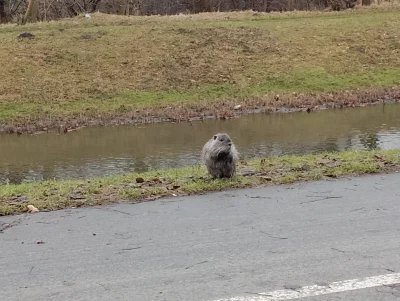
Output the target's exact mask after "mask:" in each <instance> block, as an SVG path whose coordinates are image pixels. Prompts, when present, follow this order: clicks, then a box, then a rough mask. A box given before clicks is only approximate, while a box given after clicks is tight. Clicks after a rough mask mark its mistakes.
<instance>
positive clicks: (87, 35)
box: [81, 33, 92, 40]
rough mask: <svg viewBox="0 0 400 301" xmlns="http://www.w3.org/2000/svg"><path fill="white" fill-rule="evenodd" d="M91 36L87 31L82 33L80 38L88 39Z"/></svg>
mask: <svg viewBox="0 0 400 301" xmlns="http://www.w3.org/2000/svg"><path fill="white" fill-rule="evenodd" d="M91 38H92V36H91V35H90V34H88V33H84V34H83V35H81V39H83V40H90V39H91Z"/></svg>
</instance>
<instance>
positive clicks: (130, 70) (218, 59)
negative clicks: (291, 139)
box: [0, 6, 400, 123]
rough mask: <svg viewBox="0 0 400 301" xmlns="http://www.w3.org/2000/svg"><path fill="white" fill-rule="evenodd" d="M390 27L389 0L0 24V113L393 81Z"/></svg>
mask: <svg viewBox="0 0 400 301" xmlns="http://www.w3.org/2000/svg"><path fill="white" fill-rule="evenodd" d="M399 28H400V9H399V7H398V6H394V7H393V8H390V9H388V8H369V9H357V10H354V11H344V12H325V13H321V12H298V13H293V12H291V13H282V14H279V13H273V14H264V13H252V12H240V13H206V14H199V15H193V16H169V17H160V16H152V17H124V16H109V15H103V14H94V16H93V18H92V19H91V20H88V19H85V18H83V17H82V16H80V17H77V18H74V19H71V20H62V21H56V22H48V23H38V24H29V25H27V26H23V27H22V26H17V25H3V26H0V40H1V41H2V43H1V44H0V66H2V67H1V69H2V80H1V81H0V123H9V122H16V123H17V122H18V121H19V120H27V119H28V120H29V119H32V120H36V119H38V118H42V117H43V118H44V117H48V116H52V117H54V118H60V117H71V116H77V115H78V116H97V115H102V114H106V115H116V116H118V115H119V114H121V113H123V112H126V111H132V110H137V109H146V110H147V109H148V110H151V109H153V108H159V107H161V106H168V105H188V106H193V105H201V104H207V103H210V102H212V103H222V101H223V100H226V99H242V100H244V102H246V100H250V99H252V98H254V97H259V98H264V99H265V100H270V99H271V95H274V94H280V95H285V94H287V95H289V94H291V93H292V92H296V93H306V94H307V93H330V92H340V91H343V90H357V89H361V90H362V89H379V88H387V87H398V86H399V85H400V52H399V51H400V50H399V49H400V44H399V42H398V41H399V32H398V29H399ZM25 31H27V32H31V33H32V34H34V35H35V37H36V38H35V39H33V40H20V39H17V36H18V35H19V34H20V33H22V32H25ZM85 33H88V34H89V35H90V37H91V38H90V39H83V38H82V35H84V34H85ZM288 101H289V100H288ZM299 105H301V104H300V103H299Z"/></svg>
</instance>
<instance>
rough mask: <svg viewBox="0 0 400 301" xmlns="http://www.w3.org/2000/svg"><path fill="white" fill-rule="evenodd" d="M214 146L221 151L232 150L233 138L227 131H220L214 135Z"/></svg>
mask: <svg viewBox="0 0 400 301" xmlns="http://www.w3.org/2000/svg"><path fill="white" fill-rule="evenodd" d="M213 139H214V146H215V147H216V148H218V149H220V151H228V152H229V151H230V149H231V147H232V140H231V138H230V137H229V135H228V134H227V133H218V134H216V135H214V137H213Z"/></svg>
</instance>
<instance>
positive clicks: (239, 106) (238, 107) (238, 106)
mask: <svg viewBox="0 0 400 301" xmlns="http://www.w3.org/2000/svg"><path fill="white" fill-rule="evenodd" d="M241 108H242V106H241V105H236V106H234V107H233V109H234V110H240V109H241Z"/></svg>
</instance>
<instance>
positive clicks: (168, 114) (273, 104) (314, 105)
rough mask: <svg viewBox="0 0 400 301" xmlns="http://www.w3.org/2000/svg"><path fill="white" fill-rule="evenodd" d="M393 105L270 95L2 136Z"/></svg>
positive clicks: (365, 94) (389, 95)
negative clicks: (90, 127)
mask: <svg viewBox="0 0 400 301" xmlns="http://www.w3.org/2000/svg"><path fill="white" fill-rule="evenodd" d="M393 102H400V88H397V87H396V88H390V89H380V90H377V89H374V90H369V91H368V90H367V91H365V90H364V91H345V92H339V93H325V94H321V93H318V94H316V93H312V94H299V95H297V94H291V95H282V96H280V95H268V96H264V97H252V98H247V99H246V98H243V99H231V100H218V101H208V102H201V103H199V104H186V105H170V106H159V107H150V108H144V109H137V110H134V111H128V110H127V111H122V112H111V113H110V112H108V113H104V112H101V113H90V114H89V113H88V114H85V113H82V114H80V115H79V116H76V115H70V116H52V115H46V116H40V117H35V118H30V119H27V118H24V119H22V118H21V119H19V120H14V121H12V122H8V123H1V122H0V134H4V133H7V134H16V135H21V134H40V133H44V132H50V131H58V132H60V133H68V132H70V131H74V130H79V129H80V128H83V127H86V126H93V125H100V126H107V125H132V124H148V123H157V122H191V121H198V120H203V119H208V118H217V119H228V118H233V117H237V116H241V115H246V114H256V113H289V112H296V111H307V112H312V111H315V110H322V109H328V108H345V107H360V106H366V105H373V104H379V103H393Z"/></svg>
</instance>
